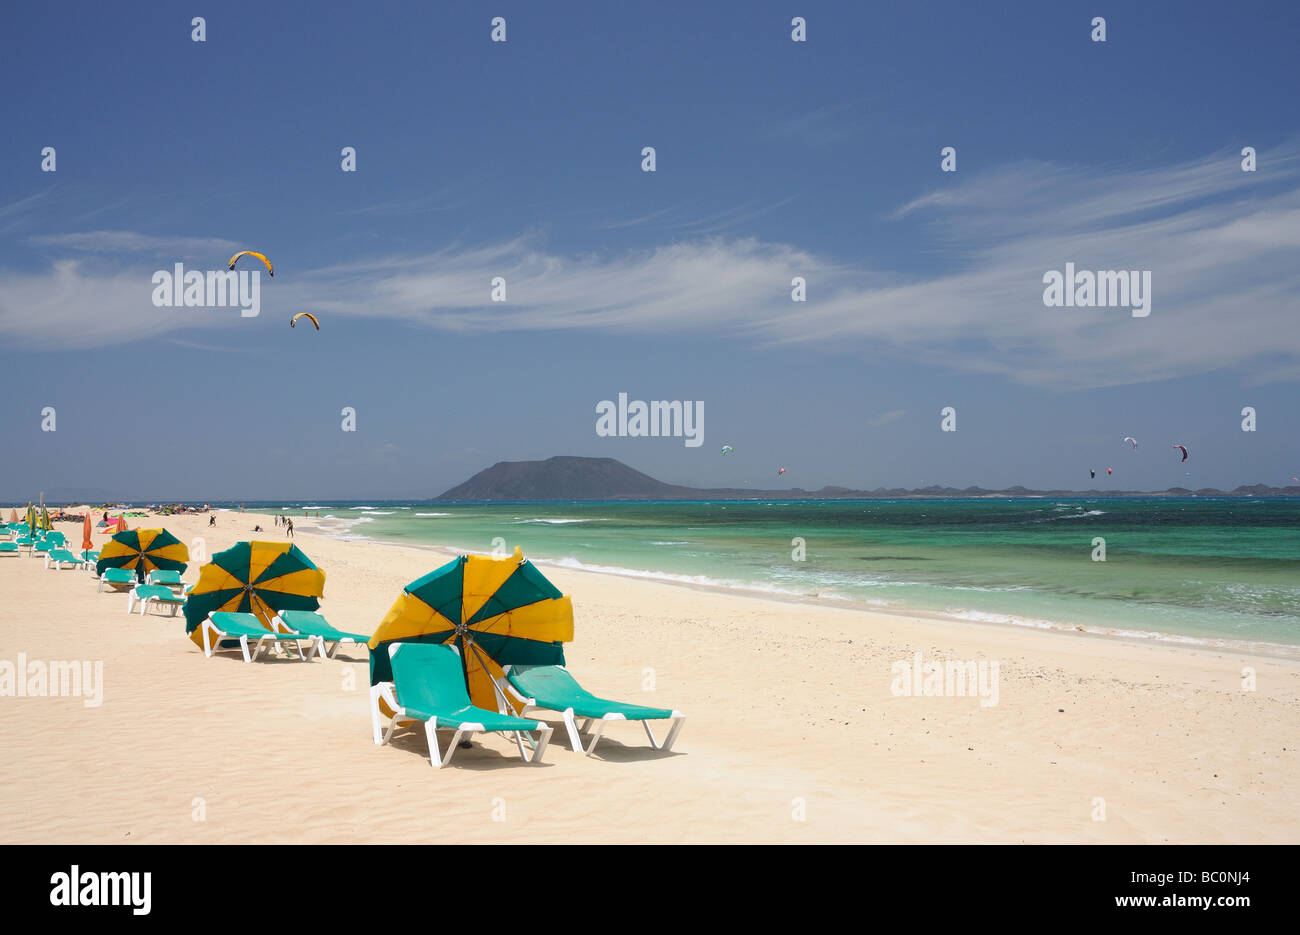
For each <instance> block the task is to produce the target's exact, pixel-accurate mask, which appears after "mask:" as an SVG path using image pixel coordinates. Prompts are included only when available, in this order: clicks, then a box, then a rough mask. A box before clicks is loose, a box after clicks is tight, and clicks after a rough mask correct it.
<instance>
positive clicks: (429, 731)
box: [424, 720, 474, 769]
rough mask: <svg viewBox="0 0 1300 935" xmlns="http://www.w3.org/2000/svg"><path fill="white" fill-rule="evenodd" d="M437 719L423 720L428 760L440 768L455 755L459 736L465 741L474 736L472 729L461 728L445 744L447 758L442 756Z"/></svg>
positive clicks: (436, 767)
mask: <svg viewBox="0 0 1300 935" xmlns="http://www.w3.org/2000/svg"><path fill="white" fill-rule="evenodd" d="M437 723H438V722H437V721H433V720H429V721H425V722H424V736H425V737H426V738H428V740H429V762H430V763H432V764H433V767H434V768H435V769H442V768H443V767H444V766H446V765H447V764H448V763H450V762H451V758H452V757H453V756H455V755H456V747H457V746H459V745H460V741H461V737H462V736H463V737H464V738H465V740H466V741H468V740H469V738H470V737H472V736H474V732H473V731H472V730H468V731H467V730H465V729H464V728H461V729H460V730H458V731H456V733H455V734H454V735H453V736H452V738H451V743H450V744H448V745H447V758H446V759H445V760H444V759H443V758H442V751H441V750H440V749H439V747H438V727H437Z"/></svg>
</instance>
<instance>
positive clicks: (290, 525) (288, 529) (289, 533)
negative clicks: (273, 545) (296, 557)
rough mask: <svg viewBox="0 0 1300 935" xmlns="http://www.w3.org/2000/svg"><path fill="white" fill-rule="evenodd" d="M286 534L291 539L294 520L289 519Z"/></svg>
mask: <svg viewBox="0 0 1300 935" xmlns="http://www.w3.org/2000/svg"><path fill="white" fill-rule="evenodd" d="M285 534H286V535H287V536H288V537H289V538H290V539H292V538H293V520H289V521H288V523H287V525H286V526H285Z"/></svg>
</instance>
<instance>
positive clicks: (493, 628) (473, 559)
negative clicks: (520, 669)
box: [370, 549, 573, 711]
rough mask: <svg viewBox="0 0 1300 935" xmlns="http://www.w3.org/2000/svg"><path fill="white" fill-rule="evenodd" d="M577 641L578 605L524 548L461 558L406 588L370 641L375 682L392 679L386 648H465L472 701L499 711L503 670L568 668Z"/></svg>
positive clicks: (463, 659) (462, 654) (463, 657)
mask: <svg viewBox="0 0 1300 935" xmlns="http://www.w3.org/2000/svg"><path fill="white" fill-rule="evenodd" d="M572 639H573V602H572V601H571V600H570V598H568V597H566V596H564V595H562V594H561V593H560V591H559V589H557V588H556V587H555V585H553V584H551V582H549V581H547V580H546V577H545V576H544V575H543V574H542V573H541V572H540V571H538V570H537V568H536V567H535V566H534V565H533V564H532V563H531V562H528V561H526V560H525V559H524V557H523V554H522V553H521V552H520V550H519V549H515V554H514V556H513V557H512V558H508V559H494V558H491V557H489V556H486V555H468V556H467V555H462V556H460V557H459V558H457V559H454V560H453V561H450V562H448V563H447V564H446V565H443V566H442V567H441V568H438V569H436V570H434V571H431V572H429V574H427V575H425V576H424V577H423V578H420V579H418V580H416V581H412V582H411V583H410V584H408V585H407V586H406V588H405V589H404V590H403V591H402V595H401V597H399V598H398V599H397V601H396V602H395V603H394V604H393V606H392V608H391V609H389V611H388V614H387V615H386V616H385V617H384V619H383V622H382V623H380V624H379V627H378V628H377V629H376V630H375V633H374V636H372V637H371V638H370V682H371V684H372V685H373V684H377V683H379V682H386V681H391V680H392V677H393V676H392V669H391V666H390V663H389V658H388V644H390V643H395V642H414V643H447V644H449V645H455V646H456V647H457V648H458V649H459V650H460V658H461V665H462V666H463V668H464V670H465V683H466V685H467V686H468V687H469V694H470V698H471V699H472V700H473V702H474V704H475V705H478V706H479V707H482V708H487V709H488V710H489V711H495V710H497V696H496V691H495V689H494V688H493V686H492V679H493V678H494V677H500V676H501V675H502V669H501V667H502V666H503V665H515V664H518V665H524V664H535V665H563V664H564V646H563V645H562V644H563V643H566V642H570V641H571V640H572Z"/></svg>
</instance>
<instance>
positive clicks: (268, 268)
mask: <svg viewBox="0 0 1300 935" xmlns="http://www.w3.org/2000/svg"><path fill="white" fill-rule="evenodd" d="M241 256H255V257H257V258H258V259H259V260H261V261H262V262H263V263H265V264H266V271H267V272H268V273H270V274H271V275H272V276H274V275H275V270H274V269H272V268H271V261H270V260H268V259H267V258H266V254H265V253H255V252H253V251H252V250H241V251H239V252H238V253H236V254H235V255H234V256H232V257H231V258H230V266H229V267H228V268H229V269H234V268H235V261H236V260H238V259H239V258H240V257H241Z"/></svg>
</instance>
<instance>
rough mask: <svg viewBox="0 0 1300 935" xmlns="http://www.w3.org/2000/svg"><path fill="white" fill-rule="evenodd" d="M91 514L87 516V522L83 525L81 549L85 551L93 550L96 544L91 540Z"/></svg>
mask: <svg viewBox="0 0 1300 935" xmlns="http://www.w3.org/2000/svg"><path fill="white" fill-rule="evenodd" d="M90 533H91V529H90V514H89V513H87V514H86V519H85V521H84V522H83V523H82V524H81V547H82V548H83V549H93V548H94V547H95V543H94V542H93V541H92V540H91V538H90Z"/></svg>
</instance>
